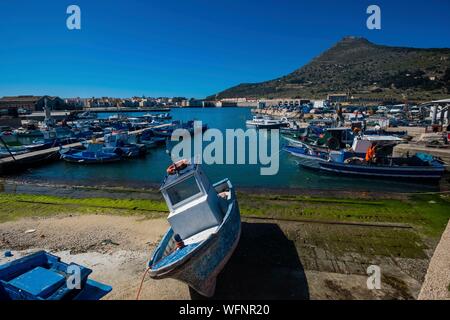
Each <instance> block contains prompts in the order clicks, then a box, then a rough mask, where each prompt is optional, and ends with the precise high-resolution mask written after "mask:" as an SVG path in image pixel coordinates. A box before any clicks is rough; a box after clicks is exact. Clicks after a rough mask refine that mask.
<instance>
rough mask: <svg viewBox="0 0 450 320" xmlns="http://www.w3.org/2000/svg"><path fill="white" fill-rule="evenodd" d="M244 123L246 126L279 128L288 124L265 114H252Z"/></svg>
mask: <svg viewBox="0 0 450 320" xmlns="http://www.w3.org/2000/svg"><path fill="white" fill-rule="evenodd" d="M245 124H246V125H247V126H248V127H255V128H257V129H279V128H281V127H286V126H287V125H288V124H287V122H285V121H283V120H277V119H272V118H270V117H267V116H264V117H261V116H254V117H253V119H252V120H247V121H246V122H245Z"/></svg>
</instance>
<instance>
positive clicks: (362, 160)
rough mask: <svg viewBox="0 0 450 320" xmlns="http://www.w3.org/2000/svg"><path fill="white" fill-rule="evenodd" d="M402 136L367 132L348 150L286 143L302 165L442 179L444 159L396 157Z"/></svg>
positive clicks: (352, 172) (363, 174) (366, 174)
mask: <svg viewBox="0 0 450 320" xmlns="http://www.w3.org/2000/svg"><path fill="white" fill-rule="evenodd" d="M398 140H400V141H401V139H399V138H398V137H389V136H365V137H358V138H355V141H354V143H353V146H352V148H351V149H348V150H339V151H328V152H326V151H320V150H314V149H312V148H309V147H308V146H306V145H304V146H286V147H285V148H284V150H285V151H287V152H289V153H290V154H291V155H293V156H295V157H296V158H297V159H298V164H299V165H300V166H302V167H305V168H308V169H313V170H318V171H322V172H328V173H334V174H341V175H345V176H351V177H366V178H391V179H392V178H395V179H402V180H410V181H417V180H429V181H438V180H440V179H441V178H442V176H443V175H444V171H445V167H444V164H443V162H442V161H441V160H440V159H437V158H435V157H433V156H431V155H427V154H423V153H417V154H415V155H413V156H408V157H393V156H392V150H393V146H394V145H395V144H396V143H398Z"/></svg>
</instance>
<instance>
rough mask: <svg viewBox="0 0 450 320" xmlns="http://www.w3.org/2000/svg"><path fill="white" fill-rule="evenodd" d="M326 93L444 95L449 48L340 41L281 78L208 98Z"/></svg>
mask: <svg viewBox="0 0 450 320" xmlns="http://www.w3.org/2000/svg"><path fill="white" fill-rule="evenodd" d="M329 93H349V94H350V95H351V96H355V97H359V96H364V97H368V98H387V99H391V98H392V99H400V100H404V99H411V100H429V99H431V98H432V99H434V98H436V99H437V98H442V97H445V96H448V94H450V48H444V49H419V48H404V47H390V46H384V45H377V44H374V43H371V42H370V41H368V40H367V39H364V38H358V37H345V38H343V39H342V40H341V41H339V42H338V43H336V44H335V45H334V46H333V47H332V48H330V49H328V50H327V51H325V52H324V53H322V54H321V55H320V56H318V57H316V58H314V59H313V60H312V61H311V62H309V63H308V64H306V65H305V66H303V67H301V68H299V69H297V70H295V71H294V72H292V73H290V74H288V75H286V76H283V77H281V78H278V79H274V80H270V81H265V82H260V83H243V84H239V85H237V86H235V87H232V88H230V89H227V90H225V91H222V92H220V93H218V94H216V95H215V96H211V97H209V98H212V99H223V98H239V97H247V98H268V99H270V98H300V97H302V98H324V97H326V96H327V94H329Z"/></svg>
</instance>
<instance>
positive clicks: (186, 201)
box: [148, 160, 241, 297]
mask: <svg viewBox="0 0 450 320" xmlns="http://www.w3.org/2000/svg"><path fill="white" fill-rule="evenodd" d="M167 171H168V175H167V176H166V178H165V180H164V182H163V183H162V186H161V192H162V194H163V197H164V199H165V201H166V203H167V206H168V207H169V210H170V214H169V217H168V221H169V224H170V228H169V230H168V231H167V233H166V234H165V235H164V237H163V238H162V240H161V242H160V243H159V245H158V247H157V248H156V249H155V251H154V252H153V254H152V257H151V259H150V262H149V264H148V266H149V274H150V276H151V277H152V278H154V279H163V278H173V279H177V280H179V281H182V282H184V283H186V284H187V285H188V286H189V287H191V288H192V289H194V290H195V291H197V292H198V293H200V294H201V295H203V296H206V297H211V296H213V295H214V292H215V287H216V279H217V276H218V274H219V273H220V271H221V270H222V269H223V268H224V266H225V265H226V263H227V261H228V260H229V259H230V257H231V256H232V254H233V251H234V249H235V248H236V246H237V244H238V242H239V238H240V233H241V219H240V213H239V206H238V202H237V199H236V195H235V191H234V188H233V186H232V184H231V182H230V181H229V180H228V179H225V180H223V181H220V182H218V183H216V184H211V183H210V182H209V180H208V177H207V176H206V175H205V173H204V172H203V171H202V169H201V167H200V165H197V164H189V163H188V162H187V161H186V160H182V161H180V162H178V163H175V164H173V165H171V166H170V167H169V168H168V170H167Z"/></svg>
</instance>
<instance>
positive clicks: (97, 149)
mask: <svg viewBox="0 0 450 320" xmlns="http://www.w3.org/2000/svg"><path fill="white" fill-rule="evenodd" d="M60 155H61V159H63V160H64V161H66V162H72V163H79V164H101V163H110V162H117V161H120V160H122V157H121V156H120V155H119V154H117V153H115V152H105V151H104V148H103V145H102V144H95V143H90V144H88V145H87V147H86V149H85V150H82V149H79V148H70V149H61V150H60Z"/></svg>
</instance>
